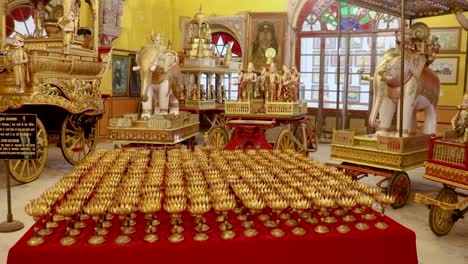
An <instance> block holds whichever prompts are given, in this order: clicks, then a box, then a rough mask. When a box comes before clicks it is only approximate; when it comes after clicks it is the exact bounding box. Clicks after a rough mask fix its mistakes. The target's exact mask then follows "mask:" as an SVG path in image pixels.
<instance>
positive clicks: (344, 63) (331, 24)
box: [296, 0, 400, 112]
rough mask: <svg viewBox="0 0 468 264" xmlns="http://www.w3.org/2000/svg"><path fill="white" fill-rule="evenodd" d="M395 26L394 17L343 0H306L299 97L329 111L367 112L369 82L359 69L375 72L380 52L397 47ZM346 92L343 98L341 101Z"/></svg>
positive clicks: (299, 25)
mask: <svg viewBox="0 0 468 264" xmlns="http://www.w3.org/2000/svg"><path fill="white" fill-rule="evenodd" d="M339 14H340V16H341V17H340V16H339ZM340 22H341V23H340ZM338 24H339V29H340V31H341V38H340V39H341V41H340V43H339V51H338ZM399 25H400V23H399V19H398V18H396V17H394V16H390V15H387V14H382V13H379V12H375V11H372V10H368V9H365V8H361V7H358V6H354V5H351V4H348V3H346V2H341V3H338V1H332V0H309V1H308V2H306V3H305V5H304V6H303V8H302V10H301V11H300V13H299V16H298V21H297V28H298V33H297V49H296V51H297V52H296V61H297V62H298V65H299V67H300V71H301V98H302V99H304V100H306V101H307V102H308V106H309V107H312V108H316V109H319V110H320V112H323V111H324V112H327V111H329V112H330V111H331V112H332V111H333V109H336V108H337V106H338V108H339V109H344V112H346V111H347V110H357V111H368V110H369V103H370V101H371V84H370V83H369V82H366V81H362V80H361V79H360V75H359V74H358V73H357V72H358V70H359V69H361V68H362V69H363V70H364V73H365V74H373V70H374V69H375V66H376V64H377V62H378V60H379V58H380V56H381V55H382V54H383V52H384V51H385V50H386V49H388V48H390V47H394V46H395V32H396V31H398V30H399ZM338 58H339V59H338ZM338 65H339V66H340V67H338ZM338 73H339V74H338ZM338 84H339V85H338ZM338 87H339V96H338ZM345 93H347V95H348V96H347V100H343V99H344V98H345V97H344V96H343V95H344V94H345ZM327 109H328V110H327Z"/></svg>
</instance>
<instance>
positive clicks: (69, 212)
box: [56, 202, 80, 246]
mask: <svg viewBox="0 0 468 264" xmlns="http://www.w3.org/2000/svg"><path fill="white" fill-rule="evenodd" d="M56 211H57V213H58V214H60V215H63V216H64V217H65V220H66V221H67V228H66V229H65V237H63V238H62V239H60V244H61V245H62V246H71V245H73V244H75V243H76V239H75V238H74V236H77V235H78V234H79V233H80V231H79V230H77V229H76V228H74V224H73V222H72V218H73V216H75V215H76V214H78V212H79V211H80V205H79V203H77V202H69V203H64V204H61V205H59V206H58V207H57V208H56Z"/></svg>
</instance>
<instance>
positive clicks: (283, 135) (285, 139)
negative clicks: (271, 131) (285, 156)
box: [275, 128, 296, 151]
mask: <svg viewBox="0 0 468 264" xmlns="http://www.w3.org/2000/svg"><path fill="white" fill-rule="evenodd" d="M275 149H276V150H281V151H290V150H294V151H295V150H296V143H295V142H294V140H293V135H292V134H291V131H290V130H289V128H283V129H282V130H281V132H280V133H279V136H278V139H276V143H275Z"/></svg>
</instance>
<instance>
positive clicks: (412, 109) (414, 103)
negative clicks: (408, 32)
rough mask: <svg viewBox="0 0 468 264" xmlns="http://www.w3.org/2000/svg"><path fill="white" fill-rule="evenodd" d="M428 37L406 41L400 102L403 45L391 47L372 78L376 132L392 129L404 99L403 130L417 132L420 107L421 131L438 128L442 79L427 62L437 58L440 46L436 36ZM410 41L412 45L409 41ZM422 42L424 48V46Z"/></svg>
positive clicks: (411, 132)
mask: <svg viewBox="0 0 468 264" xmlns="http://www.w3.org/2000/svg"><path fill="white" fill-rule="evenodd" d="M413 35H414V34H413ZM418 37H420V36H419V35H418ZM427 39H428V36H427V37H425V38H424V39H418V38H410V41H409V42H405V44H404V45H405V56H404V59H403V62H404V65H405V67H404V73H403V74H404V75H403V80H404V87H403V89H404V96H403V102H400V92H401V86H400V79H401V78H400V75H401V61H402V58H401V55H400V48H392V49H389V50H387V51H386V52H385V53H384V54H383V57H382V59H381V61H380V62H379V65H378V66H377V69H376V71H375V74H374V77H373V78H371V79H372V80H373V87H374V99H373V105H372V110H371V113H370V115H369V125H370V126H371V127H375V128H376V130H377V133H385V132H391V129H392V122H393V119H394V116H395V113H397V112H398V111H399V104H400V103H403V133H404V134H406V135H411V134H415V133H416V127H417V116H416V115H417V112H418V111H423V112H424V125H423V128H422V132H423V133H424V134H432V133H435V132H436V127H437V116H436V107H437V102H438V100H439V93H440V82H439V78H438V77H437V75H436V74H435V73H434V72H433V71H432V69H431V68H429V67H428V65H430V63H432V61H433V59H434V58H435V53H437V52H438V47H439V46H438V42H437V39H434V38H433V39H432V40H431V42H430V43H429V42H428V41H427ZM408 43H410V45H407V44H408ZM423 45H425V48H421V47H422V46H423ZM423 51H425V52H423ZM428 51H429V52H430V53H428ZM399 117H400V115H399V114H398V115H397V129H399V127H398V125H399Z"/></svg>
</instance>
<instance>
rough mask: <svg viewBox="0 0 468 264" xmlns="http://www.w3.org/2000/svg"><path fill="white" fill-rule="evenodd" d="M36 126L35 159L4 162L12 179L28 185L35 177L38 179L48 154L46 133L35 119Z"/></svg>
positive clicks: (40, 123) (39, 121)
mask: <svg viewBox="0 0 468 264" xmlns="http://www.w3.org/2000/svg"><path fill="white" fill-rule="evenodd" d="M36 126H37V137H36V138H37V139H36V144H37V147H36V150H37V159H32V160H8V161H7V162H6V163H7V165H8V170H9V171H10V173H11V175H12V177H13V178H14V179H15V180H16V181H18V182H20V183H28V182H32V181H34V180H35V179H37V177H39V175H40V174H41V172H42V170H43V169H44V165H45V163H46V161H47V154H48V152H49V151H48V140H47V132H46V130H45V127H44V125H43V124H42V122H41V120H39V118H37V119H36Z"/></svg>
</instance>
